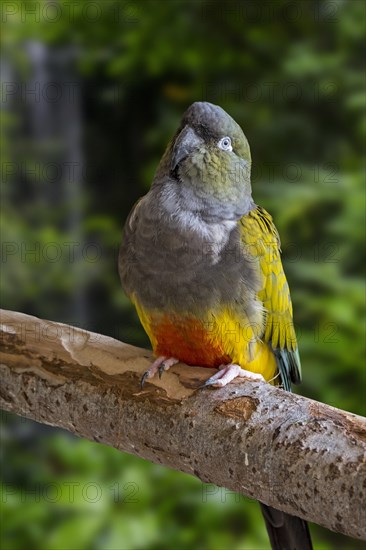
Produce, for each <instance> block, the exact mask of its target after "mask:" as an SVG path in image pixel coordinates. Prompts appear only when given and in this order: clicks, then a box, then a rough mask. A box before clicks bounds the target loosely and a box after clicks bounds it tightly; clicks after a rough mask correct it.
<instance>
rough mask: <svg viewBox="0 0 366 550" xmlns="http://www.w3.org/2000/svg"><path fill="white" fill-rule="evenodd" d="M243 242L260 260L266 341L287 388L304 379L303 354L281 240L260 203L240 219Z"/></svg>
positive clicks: (260, 295) (264, 337) (248, 250)
mask: <svg viewBox="0 0 366 550" xmlns="http://www.w3.org/2000/svg"><path fill="white" fill-rule="evenodd" d="M241 228H242V242H243V244H244V246H245V248H246V250H247V252H248V254H250V255H252V256H253V257H255V258H257V259H258V262H259V268H260V273H261V276H262V285H261V286H262V288H261V290H260V291H259V293H258V298H259V299H260V300H261V301H262V303H263V306H264V308H265V310H266V324H265V332H264V335H263V340H264V341H266V342H268V343H269V344H270V345H271V347H272V348H273V351H274V354H275V356H276V360H277V365H278V368H279V371H280V374H281V378H282V382H283V385H284V387H285V389H290V387H291V386H290V384H291V381H292V382H294V383H295V384H299V383H300V382H301V366H300V357H299V353H298V350H297V341H296V334H295V329H294V324H293V318H292V303H291V297H290V291H289V287H288V284H287V280H286V275H285V272H284V270H283V266H282V262H281V256H280V252H281V249H280V247H281V243H280V237H279V235H278V232H277V229H276V227H275V225H274V223H273V220H272V217H271V216H270V214H268V212H266V210H264V208H261V207H260V206H258V207H256V208H255V209H254V210H251V211H250V212H249V214H247V215H246V216H243V218H242V219H241Z"/></svg>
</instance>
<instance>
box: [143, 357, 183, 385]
mask: <svg viewBox="0 0 366 550" xmlns="http://www.w3.org/2000/svg"><path fill="white" fill-rule="evenodd" d="M176 363H179V359H175V357H165V355H161V356H160V357H158V358H157V359H155V361H154V362H153V364H152V365H151V367H150V368H149V369H148V370H147V371H146V372H144V374H143V375H142V378H141V382H140V384H141V388H143V387H144V384H145V381H146V380H147V379H148V378H153V377H154V376H155V374H156V373H159V378H161V376H162V374H163V372H164V371H166V370H169V369H170V367H172V366H173V365H175V364H176Z"/></svg>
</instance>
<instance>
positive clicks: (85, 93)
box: [1, 0, 365, 550]
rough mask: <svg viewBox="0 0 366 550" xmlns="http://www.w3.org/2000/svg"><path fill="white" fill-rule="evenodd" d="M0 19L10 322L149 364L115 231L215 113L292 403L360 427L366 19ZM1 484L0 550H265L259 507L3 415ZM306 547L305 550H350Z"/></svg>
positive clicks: (209, 7)
mask: <svg viewBox="0 0 366 550" xmlns="http://www.w3.org/2000/svg"><path fill="white" fill-rule="evenodd" d="M1 9H2V53H3V64H4V67H5V69H4V70H3V71H2V72H3V80H4V82H3V85H2V99H3V108H2V116H1V130H2V175H3V178H2V206H3V211H2V221H1V231H2V274H1V287H2V288H1V290H2V307H4V308H8V309H14V310H18V311H23V312H25V313H29V314H34V315H37V316H40V317H43V318H46V319H52V320H57V321H62V322H66V323H70V324H74V325H77V326H82V327H84V328H86V329H90V330H94V331H97V332H101V333H103V334H108V335H110V336H113V337H115V338H119V339H121V340H123V341H126V342H129V343H133V344H137V345H143V346H147V345H148V341H147V338H146V336H145V335H144V333H143V330H142V328H141V327H140V325H139V322H138V319H137V316H136V313H135V312H134V310H133V308H132V307H131V305H130V303H129V301H128V300H127V298H126V297H125V296H124V295H123V292H122V290H121V288H120V284H119V279H118V273H117V267H116V262H117V254H118V247H119V242H120V239H121V232H122V227H123V223H124V221H125V219H126V216H127V214H128V212H129V210H130V209H131V207H132V205H133V203H134V201H135V200H136V199H137V198H138V197H139V196H141V195H142V194H144V193H145V192H146V190H147V189H148V187H149V184H150V182H151V180H152V177H153V174H154V170H155V168H156V165H157V163H158V161H159V158H160V156H161V155H162V153H163V151H164V148H165V145H166V143H167V141H168V140H169V139H170V137H171V136H172V134H173V133H174V131H175V129H176V126H177V124H178V122H179V119H180V117H181V115H182V113H183V111H184V110H185V109H186V108H187V106H188V105H189V104H190V103H191V102H193V101H196V100H207V101H211V102H213V103H217V104H219V105H221V106H222V107H223V108H224V109H226V110H227V111H228V112H229V113H230V114H231V115H232V116H233V117H234V118H235V119H236V120H237V122H238V123H239V124H240V125H241V126H242V128H243V130H244V132H245V134H246V135H247V137H248V140H249V143H250V145H251V151H252V158H253V173H252V182H253V195H254V199H255V201H256V202H257V203H258V204H260V205H262V206H264V207H265V208H266V209H267V210H269V211H270V212H271V214H272V215H273V217H274V219H275V222H276V225H277V227H278V229H279V232H280V235H281V240H282V250H283V262H284V265H285V270H286V273H287V277H288V281H289V284H290V289H291V294H292V299H293V304H294V312H295V323H296V328H297V332H298V340H299V346H300V352H301V357H302V364H303V374H304V382H303V385H302V386H301V387H300V389H299V391H300V392H301V393H302V394H304V395H307V396H309V397H311V398H313V399H317V400H320V401H323V402H325V403H329V404H331V405H333V406H335V407H339V408H342V409H347V410H350V411H352V412H355V413H358V414H364V412H365V411H364V405H363V404H364V401H365V399H364V398H365V392H364V389H365V376H364V375H365V370H364V359H363V353H364V350H363V346H364V316H363V314H364V282H363V281H364V272H363V270H364V268H363V265H364V263H363V257H362V252H363V251H364V247H363V235H364V228H365V223H364V222H365V220H364V165H363V162H362V153H363V142H364V138H365V118H364V115H365V108H364V107H365V84H364V76H363V61H364V55H365V52H364V46H363V43H362V37H363V31H364V28H365V4H364V2H363V1H358V0H350V1H343V0H332V1H328V2H326V1H313V0H306V1H285V0H277V1H275V2H254V1H250V0H249V1H247V2H230V1H229V2H225V3H224V2H222V3H220V2H213V1H207V2H206V1H197V2H186V1H183V2H180V1H173V2H168V1H164V2H154V1H148V0H147V1H142V2H137V1H133V2H115V1H105V2H102V1H98V2H88V1H85V2H81V1H72V2H71V1H70V2H62V1H60V2H43V1H42V2H5V1H4V2H2V6H1ZM70 167H71V168H72V170H71V169H70ZM71 250H72V253H71ZM2 481H3V484H2V491H3V496H2V517H1V519H2V521H1V547H2V548H4V549H6V550H12V549H14V550H18V549H23V548H29V549H33V548H34V549H37V550H39V549H41V550H42V549H45V550H48V549H67V548H70V549H71V548H72V549H84V548H85V549H89V548H90V549H98V550H99V549H103V550H104V549H112V548H113V549H114V548H115V549H122V548H123V549H124V548H126V549H127V548H128V549H130V548H131V549H135V548H149V549H150V548H151V549H155V548H156V549H157V548H159V549H164V548H166V549H170V548H207V549H216V548H225V549H226V548H232V549H249V548H269V544H268V541H267V536H266V532H265V528H264V525H263V522H262V519H261V516H260V512H259V508H258V505H257V503H255V502H254V501H251V500H250V499H247V498H245V497H243V496H239V495H233V494H231V493H229V492H228V491H226V490H224V489H219V488H217V487H215V486H213V485H205V484H202V483H201V482H200V481H198V480H196V479H195V478H193V477H190V476H187V475H183V474H179V473H177V472H173V471H170V470H167V469H164V468H162V467H159V466H156V465H152V464H149V463H147V462H145V461H143V460H141V459H138V458H135V457H132V456H128V455H123V454H121V453H119V452H117V451H115V450H114V449H110V448H107V447H104V446H103V445H99V444H95V443H90V442H88V441H83V440H79V439H76V438H74V437H72V436H70V435H69V434H66V433H65V432H62V431H61V430H54V429H51V428H47V427H45V426H40V425H37V424H36V423H33V422H31V421H29V420H24V419H19V418H16V417H14V416H12V415H8V414H4V415H3V418H2ZM311 530H312V534H313V538H314V546H315V548H319V549H320V548H321V549H328V548H342V549H343V548H352V549H353V548H361V543H360V542H359V541H353V540H352V539H348V538H346V537H342V536H341V535H338V534H335V533H331V532H329V531H326V530H325V529H322V528H320V527H318V526H316V525H312V526H311Z"/></svg>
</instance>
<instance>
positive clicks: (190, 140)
mask: <svg viewBox="0 0 366 550" xmlns="http://www.w3.org/2000/svg"><path fill="white" fill-rule="evenodd" d="M202 144H203V139H202V138H200V137H198V136H197V134H196V133H195V131H194V130H193V129H192V128H191V127H190V126H184V128H183V130H182V131H181V132H180V134H179V135H178V137H177V139H176V140H175V143H174V145H173V152H172V159H171V164H170V170H171V171H172V172H174V171H175V170H176V168H177V166H178V165H179V163H180V162H182V160H184V159H185V158H187V157H188V156H189V155H190V154H191V153H193V151H195V150H196V149H198V147H199V146H200V145H202Z"/></svg>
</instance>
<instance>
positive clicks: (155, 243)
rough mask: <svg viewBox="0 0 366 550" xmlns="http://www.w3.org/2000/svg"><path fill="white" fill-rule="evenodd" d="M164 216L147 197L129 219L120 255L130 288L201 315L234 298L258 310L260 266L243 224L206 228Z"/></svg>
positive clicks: (159, 305) (154, 304)
mask: <svg viewBox="0 0 366 550" xmlns="http://www.w3.org/2000/svg"><path fill="white" fill-rule="evenodd" d="M159 216H160V217H157V216H156V214H155V213H154V212H153V211H152V210H151V208H150V209H149V208H148V205H147V204H144V199H143V200H142V201H141V202H140V203H139V204H138V205H137V208H135V211H133V212H131V215H130V217H129V219H128V221H127V223H126V226H125V230H124V237H123V242H122V245H121V249H120V256H119V273H120V277H121V281H122V286H123V287H124V289H125V291H126V293H127V294H129V295H131V294H134V295H135V297H136V299H137V300H138V301H139V302H140V303H141V305H142V306H143V307H144V308H147V309H158V310H160V311H162V312H164V311H166V312H169V313H171V312H172V311H175V312H177V313H178V314H179V313H182V314H183V313H184V314H192V315H196V316H197V315H199V314H202V313H203V314H204V312H206V311H212V312H214V311H215V310H217V309H218V308H219V307H220V306H222V305H224V304H230V305H231V307H232V308H234V310H238V313H240V311H243V310H244V311H245V313H246V314H247V316H248V317H249V318H250V317H251V316H252V315H253V316H254V315H255V314H256V313H257V312H258V307H257V300H256V294H257V292H258V290H259V277H258V267H257V264H256V262H255V261H253V258H251V257H249V256H247V255H246V254H245V251H244V249H243V246H241V245H240V231H239V226H238V224H231V225H230V227H228V228H226V227H224V228H223V229H222V228H221V229H220V228H219V230H218V229H217V227H214V226H212V231H210V227H208V228H207V227H206V228H205V231H203V232H201V231H199V230H198V229H197V227H195V225H194V223H190V224H189V225H187V226H186V227H185V228H184V229H182V227H181V225H180V224H179V223H175V222H174V221H173V220H172V219H171V218H168V217H166V216H164V215H161V213H159Z"/></svg>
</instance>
